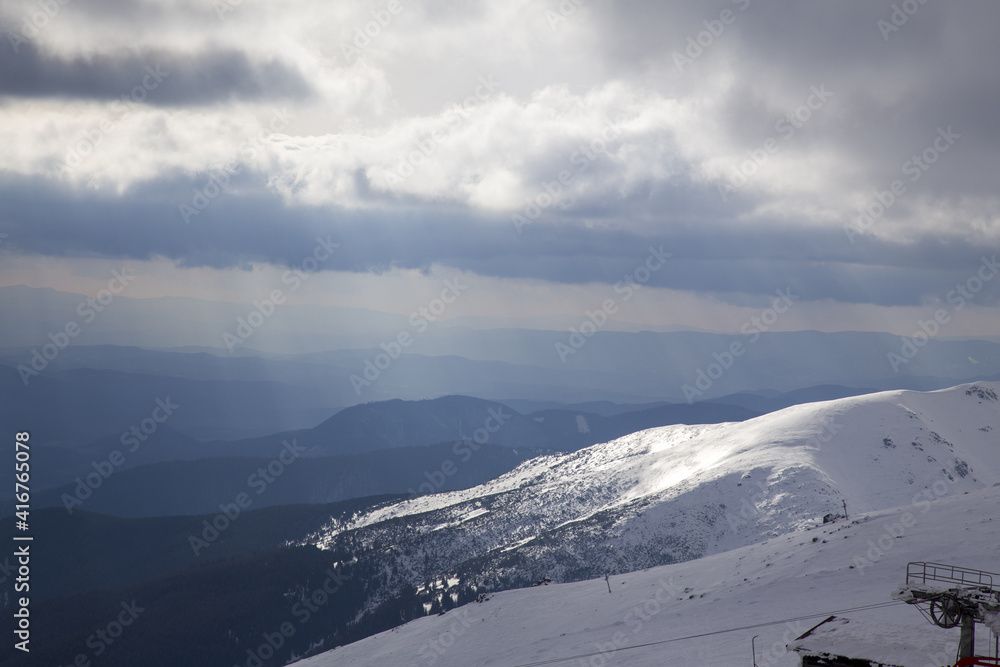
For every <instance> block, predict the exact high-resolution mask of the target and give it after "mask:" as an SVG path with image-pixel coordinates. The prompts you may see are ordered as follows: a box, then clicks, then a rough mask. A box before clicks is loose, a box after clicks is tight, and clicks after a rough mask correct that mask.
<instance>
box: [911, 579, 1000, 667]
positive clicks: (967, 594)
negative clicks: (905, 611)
mask: <svg viewBox="0 0 1000 667" xmlns="http://www.w3.org/2000/svg"><path fill="white" fill-rule="evenodd" d="M892 597H893V599H896V600H900V601H902V602H906V603H907V604H911V605H914V606H915V607H916V608H917V610H918V611H920V613H921V614H923V615H924V618H926V619H927V620H929V621H930V622H931V623H933V624H934V625H936V626H938V627H941V628H956V627H961V632H962V634H961V636H960V638H959V641H958V662H957V663H956V666H955V667H967V666H970V665H991V666H993V667H1000V574H994V573H992V572H984V571H982V570H973V569H970V568H966V567H958V566H955V565H945V564H942V563H925V562H914V563H907V565H906V585H905V586H903V587H901V588H899V589H897V590H896V591H894V592H893V594H892ZM976 623H982V624H984V625H986V626H987V627H989V628H990V629H991V630H992V631H993V634H994V641H993V643H994V649H993V657H985V656H976V655H975V644H976V642H975V637H976Z"/></svg>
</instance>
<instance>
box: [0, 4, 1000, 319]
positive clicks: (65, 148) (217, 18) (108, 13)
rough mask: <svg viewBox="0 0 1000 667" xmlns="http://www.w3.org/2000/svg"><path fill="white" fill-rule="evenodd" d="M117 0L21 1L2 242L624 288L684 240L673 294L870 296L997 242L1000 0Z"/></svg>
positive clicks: (12, 7)
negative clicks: (336, 246)
mask: <svg viewBox="0 0 1000 667" xmlns="http://www.w3.org/2000/svg"><path fill="white" fill-rule="evenodd" d="M57 4H58V3H57ZM118 4H119V3H113V2H104V3H96V4H90V3H88V4H87V5H86V6H84V5H83V4H80V3H67V4H65V5H58V7H59V8H60V9H59V11H57V12H55V14H54V15H52V16H47V17H46V18H47V20H46V21H45V22H44V25H37V24H40V23H41V22H42V21H41V18H39V17H38V16H36V14H37V11H38V7H39V5H36V4H35V3H30V2H25V3H9V4H8V5H5V8H4V10H3V12H2V13H0V26H2V28H3V29H4V30H6V31H7V40H5V41H6V42H8V43H7V44H0V96H2V97H0V117H2V119H0V120H2V122H0V143H2V144H3V145H4V146H6V147H8V149H7V150H6V151H5V152H4V153H3V154H2V155H0V231H2V232H3V233H6V234H8V237H7V239H6V243H5V245H4V247H5V248H6V249H8V251H15V252H22V253H32V254H39V255H45V256H51V257H87V256H95V255H96V256H107V257H123V258H125V257H127V258H132V259H143V258H152V257H157V256H159V257H166V258H169V259H172V260H175V261H176V262H177V263H178V265H179V266H211V267H217V268H218V267H239V266H241V265H243V264H245V263H247V262H251V261H252V262H270V263H275V264H294V263H295V262H296V261H297V258H300V257H301V256H302V254H303V253H304V252H307V251H308V248H309V247H311V244H313V243H314V242H315V237H316V236H317V235H321V234H322V235H326V234H330V235H332V236H333V237H335V238H336V239H337V240H338V241H339V242H341V243H342V244H343V248H344V253H343V254H342V255H341V256H339V257H338V258H337V259H336V261H335V262H334V263H331V264H330V266H328V267H325V268H329V269H334V270H341V271H344V270H346V271H356V272H373V271H374V272H379V271H385V270H387V269H389V268H418V269H424V268H427V267H429V266H431V265H438V266H444V267H454V268H456V269H459V270H462V271H467V272H471V273H474V274H480V275H483V276H490V277H504V278H515V279H541V280H545V281H551V282H555V283H570V284H572V283H577V284H587V283H595V282H596V283H606V284H614V283H615V282H616V281H618V280H620V279H621V276H622V275H624V274H626V273H628V272H629V271H631V270H633V269H634V268H635V266H636V265H637V264H638V263H639V262H641V261H642V259H643V258H644V257H645V256H646V253H647V248H648V247H649V246H650V245H654V246H656V247H659V246H660V245H661V244H662V245H663V247H664V248H665V250H666V251H667V252H671V253H673V258H672V260H671V262H670V263H669V265H668V266H667V267H665V268H664V270H663V271H659V272H657V273H656V274H655V275H654V276H653V278H652V281H653V284H655V285H658V286H661V287H668V288H671V289H674V290H683V291H691V292H694V293H703V294H707V295H712V296H713V298H718V299H721V300H725V301H729V302H732V303H739V302H740V301H741V300H742V299H745V298H749V297H753V296H755V295H756V296H761V295H766V294H770V293H772V292H773V291H774V290H775V289H777V288H783V287H786V286H791V287H793V288H795V289H797V290H799V291H801V293H802V295H803V298H804V299H807V300H813V301H823V300H829V301H832V302H837V301H840V302H847V303H859V304H863V303H873V304H879V305H916V304H921V303H933V302H934V301H935V300H938V299H940V298H942V295H943V294H944V293H946V292H947V291H948V289H950V287H949V286H953V284H954V283H955V282H956V281H962V280H965V279H966V278H967V277H968V276H969V275H971V274H972V273H973V272H974V271H975V270H976V267H977V266H978V265H979V263H980V261H981V258H982V257H983V256H991V255H992V254H994V253H997V252H998V251H1000V234H998V213H997V211H998V199H997V194H996V193H997V192H998V188H997V185H998V184H997V172H996V169H995V156H996V154H997V148H998V146H997V143H998V141H1000V134H998V133H997V132H996V131H995V119H996V118H997V115H998V113H997V112H998V111H1000V81H998V77H1000V74H998V73H997V71H996V68H995V66H994V64H995V62H996V61H997V56H1000V53H998V51H1000V46H998V45H997V43H996V40H995V39H994V36H993V35H992V34H991V26H995V25H997V24H998V19H1000V8H998V7H997V6H996V5H995V4H993V3H989V2H962V3H949V4H947V5H932V4H919V3H916V2H914V3H910V4H907V3H903V4H905V5H906V8H907V10H912V11H911V12H910V13H906V12H905V11H903V10H902V9H894V7H899V6H900V5H899V4H898V3H897V4H896V5H893V3H890V2H874V3H863V4H862V3H857V4H849V5H845V4H843V3H838V4H832V3H807V4H803V3H794V2H779V3H766V4H765V3H758V2H757V1H756V0H733V1H724V2H723V1H717V2H711V3H703V2H694V1H693V0H692V1H690V2H683V3H669V4H663V3H655V2H638V1H636V2H610V1H605V2H597V1H593V0H587V2H582V3H577V2H574V1H573V0H563V1H562V2H557V1H550V2H546V3H532V2H511V3H445V2H443V1H442V2H434V1H430V0H428V1H426V2H421V3H418V2H404V1H402V0H400V1H399V2H386V3H378V2H371V3H367V4H360V5H354V4H353V3H351V6H350V7H347V6H342V5H341V4H339V3H338V5H337V6H335V7H330V6H326V5H323V4H321V3H309V2H302V3H291V4H283V5H282V6H281V7H277V6H271V5H253V4H251V3H241V4H229V5H227V4H225V3H222V4H221V5H220V4H219V3H217V4H216V5H214V6H210V5H208V4H206V5H201V4H195V3H191V4H185V3H179V4H174V3H166V2H163V3H158V2H148V3H126V4H127V7H126V6H125V5H122V6H121V7H119V6H118ZM346 4H347V3H343V5H346ZM220 6H221V7H223V9H226V8H228V9H229V10H231V11H228V10H226V11H217V10H219V7H220ZM901 12H902V13H901ZM31 27H34V30H31V29H30V28H31ZM8 46H9V48H7V47H8ZM156 68H159V69H158V70H157V69H156ZM151 72H160V73H163V72H168V73H169V74H168V75H162V74H161V76H160V80H156V77H154V78H150V77H151ZM153 83H156V86H155V87H152V88H151V87H150V85H151V84H153ZM137 90H138V92H137ZM140 98H141V99H140ZM992 293H994V292H993V287H992V285H991V286H990V287H989V288H988V289H987V290H986V291H985V292H984V295H985V296H984V297H982V299H981V301H982V303H983V305H986V304H991V303H993V298H992V297H991V296H989V294H992Z"/></svg>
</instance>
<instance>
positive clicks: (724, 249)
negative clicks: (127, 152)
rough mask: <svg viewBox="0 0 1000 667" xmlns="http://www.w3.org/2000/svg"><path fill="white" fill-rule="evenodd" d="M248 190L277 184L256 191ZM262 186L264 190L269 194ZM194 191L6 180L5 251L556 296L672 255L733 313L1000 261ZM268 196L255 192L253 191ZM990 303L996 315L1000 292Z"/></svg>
mask: <svg viewBox="0 0 1000 667" xmlns="http://www.w3.org/2000/svg"><path fill="white" fill-rule="evenodd" d="M245 178H246V180H245V181H243V182H242V183H240V184H239V187H240V188H241V189H244V188H249V187H250V186H258V187H257V189H256V190H255V191H257V192H263V191H264V178H263V177H249V176H248V177H245ZM258 179H259V182H256V181H257V180H258ZM191 185H192V184H191V182H190V181H189V180H186V179H183V178H176V179H174V180H161V181H158V182H157V183H155V184H151V185H146V186H143V187H139V188H134V189H133V190H131V191H130V192H128V193H127V194H126V195H124V196H122V197H109V196H99V195H96V194H93V193H85V192H80V191H69V190H66V189H61V188H57V187H55V186H53V185H51V184H46V183H45V182H43V181H41V180H39V179H27V178H23V177H12V176H9V175H8V176H6V177H5V178H3V179H2V180H0V201H2V202H3V205H2V207H0V231H3V232H4V233H7V234H8V236H7V238H6V239H5V241H6V244H5V247H8V248H11V249H13V250H14V251H23V252H30V253H40V254H43V255H48V256H64V257H82V256H95V255H96V256H104V257H116V258H122V259H137V260H142V259H148V258H151V257H154V256H163V257H167V258H170V259H172V260H176V261H178V262H179V263H180V264H182V265H185V266H210V267H215V268H231V267H241V266H245V265H246V264H247V263H248V262H251V261H255V262H269V263H273V264H276V265H289V266H293V265H296V264H297V263H298V262H300V261H301V260H302V259H303V258H305V257H306V256H308V255H310V254H311V252H312V248H313V247H314V246H315V245H316V239H317V237H324V238H325V237H326V236H327V235H329V236H330V238H331V240H332V241H334V242H337V243H340V244H342V245H341V250H340V251H339V252H338V253H336V254H335V256H334V257H333V258H331V260H330V261H328V262H327V263H325V264H324V266H323V268H324V269H337V270H344V271H354V272H380V271H383V270H386V269H389V268H391V267H399V268H415V269H427V268H429V267H430V266H431V265H432V264H435V263H436V264H440V265H443V266H446V267H452V268H455V269H460V270H468V271H471V272H475V273H477V274H479V275H485V276H496V277H508V278H533V279H541V280H547V281H552V282H556V283H573V284H582V283H588V282H597V283H605V284H608V285H613V284H615V283H616V282H618V281H620V280H623V279H624V277H625V276H627V275H630V274H634V272H635V270H636V269H637V268H638V267H639V266H641V265H642V263H643V262H644V261H645V259H646V257H647V256H648V255H649V252H650V251H649V248H650V246H653V247H655V248H657V249H660V247H661V246H662V250H663V252H667V253H672V255H673V256H672V258H671V259H670V260H668V261H667V263H666V264H665V265H664V266H663V268H662V269H660V270H658V271H655V272H654V273H653V274H652V277H651V279H650V280H649V283H648V284H649V285H655V286H660V287H669V288H673V289H681V290H691V291H694V292H698V293H710V294H716V295H720V297H721V298H723V299H725V300H727V301H729V302H740V301H744V300H746V299H747V298H748V297H759V296H760V295H767V294H772V293H773V292H774V290H776V289H779V288H787V287H791V288H792V290H793V293H795V294H796V295H798V296H800V297H801V298H802V299H804V300H822V299H831V300H835V301H842V302H854V303H874V304H878V305H914V304H919V303H921V302H922V301H924V300H925V299H927V298H942V297H943V296H944V294H945V293H946V292H947V291H948V290H949V289H951V288H952V287H954V285H955V284H956V283H957V282H960V281H965V280H966V279H967V278H968V277H969V276H970V275H972V273H973V272H974V271H975V270H976V269H977V268H978V266H979V264H980V262H981V258H982V257H983V256H984V255H988V256H992V254H993V253H997V252H1000V248H984V247H976V246H973V245H970V244H968V243H965V242H963V241H961V240H958V239H954V238H947V237H944V236H941V237H934V236H928V237H925V239H924V240H923V241H921V242H919V243H914V244H906V245H895V244H891V243H886V242H883V241H876V240H859V241H857V242H856V243H855V244H853V245H852V244H850V243H849V242H848V241H847V239H846V238H845V236H844V235H843V233H842V232H841V231H840V230H837V231H819V230H806V229H802V228H790V227H788V226H781V225H778V224H759V225H757V226H755V227H753V228H748V227H746V226H741V225H727V224H719V225H716V226H711V227H708V226H705V225H700V224H692V223H684V222H683V221H673V222H672V223H669V224H663V225H662V226H660V227H659V229H658V230H657V233H655V234H650V235H649V236H640V235H638V234H635V233H632V232H624V231H615V230H606V229H604V230H602V229H589V230H585V229H574V230H573V232H572V233H571V234H567V233H566V229H565V226H564V225H559V224H549V223H542V222H538V223H535V224H534V225H532V226H531V227H530V228H527V229H526V230H525V231H524V233H523V234H522V235H520V236H519V235H518V234H517V233H516V232H515V230H514V228H513V226H512V225H511V224H510V222H509V219H508V217H507V216H494V217H488V216H484V217H479V218H475V217H470V215H469V214H468V213H467V212H463V211H457V210H448V209H438V210H431V209H429V208H428V209H424V210H421V211H419V212H418V211H414V210H412V209H411V210H407V211H403V212H399V211H392V210H385V209H381V210H377V211H371V210H369V211H362V212H358V211H347V210H340V209H332V208H326V209H319V208H308V207H286V206H284V205H283V204H282V202H281V201H280V200H279V199H277V198H276V197H273V196H269V195H264V194H254V195H250V196H242V195H239V194H237V193H235V192H234V193H232V194H223V195H221V196H219V197H218V198H217V199H216V200H215V201H213V202H212V203H211V205H210V206H209V207H207V208H206V209H204V210H203V211H202V212H201V213H200V214H199V215H198V216H197V217H196V218H193V219H192V222H191V223H190V224H185V223H184V221H183V219H182V218H181V215H180V213H179V210H178V204H179V203H186V201H188V200H189V199H190V196H191V194H190V193H191ZM252 191H254V190H252ZM988 287H989V289H988V290H987V292H988V293H987V292H984V294H983V296H982V297H981V298H980V299H979V300H978V302H980V303H982V304H986V303H992V302H995V298H994V297H992V296H990V294H997V293H998V292H1000V289H997V288H996V287H994V286H993V285H989V286H988Z"/></svg>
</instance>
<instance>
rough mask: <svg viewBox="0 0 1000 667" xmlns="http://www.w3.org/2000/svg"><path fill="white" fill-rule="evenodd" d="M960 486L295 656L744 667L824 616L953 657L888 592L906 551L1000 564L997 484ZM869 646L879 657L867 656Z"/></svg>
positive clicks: (984, 648) (456, 665)
mask: <svg viewBox="0 0 1000 667" xmlns="http://www.w3.org/2000/svg"><path fill="white" fill-rule="evenodd" d="M905 398H907V399H909V398H912V397H905ZM976 428H977V429H978V428H979V427H976ZM956 446H957V444H956ZM904 483H905V482H904ZM907 486H910V485H907ZM958 488H959V484H958V483H956V484H949V485H948V487H947V494H946V495H945V496H943V497H941V498H938V499H936V500H934V501H924V500H917V501H916V502H910V501H907V502H906V503H905V505H903V506H901V507H897V508H893V509H889V510H879V511H875V512H868V513H863V514H859V515H857V516H852V517H851V519H850V520H849V521H844V520H837V521H835V522H832V523H828V524H820V525H816V526H814V527H811V528H807V529H805V530H802V531H796V532H792V533H788V534H786V535H782V536H780V537H777V538H772V539H770V540H766V541H764V542H762V543H760V544H755V545H750V546H746V547H741V548H739V549H734V550H732V551H728V552H725V553H720V554H715V555H712V556H708V557H705V558H699V559H697V560H692V561H688V562H686V563H678V564H674V565H665V566H661V567H656V568H652V569H648V570H643V571H638V572H632V573H628V574H622V575H617V576H612V577H610V579H609V581H608V582H605V581H604V580H603V579H595V580H589V581H580V582H575V583H567V584H552V585H549V586H538V587H535V588H525V589H520V590H513V591H506V592H502V593H497V594H494V595H490V596H487V597H486V599H485V600H484V601H483V602H482V603H480V604H477V603H475V602H473V603H470V604H468V605H465V606H462V607H459V608H457V609H453V610H451V611H449V612H447V613H446V614H443V615H431V616H428V617H425V618H421V619H418V620H416V621H413V622H411V623H408V624H406V625H403V626H401V627H399V628H396V629H394V630H390V631H388V632H383V633H380V634H378V635H374V636H372V637H368V638H367V639H363V640H361V641H359V642H356V643H354V644H350V645H348V646H344V647H340V648H337V649H335V650H332V651H328V652H326V653H323V654H320V655H318V656H315V657H313V658H310V659H308V660H305V661H302V662H298V663H295V665H296V667H362V666H364V667H368V666H370V665H395V666H399V667H426V666H430V665H434V666H435V667H528V666H532V667H538V666H540V665H559V666H565V667H584V666H590V667H599V666H604V665H608V666H610V665H621V666H628V667H662V666H663V665H670V666H676V667H693V666H696V665H697V666H701V665H713V666H716V667H745V666H746V665H751V664H754V662H753V658H752V657H751V639H752V638H753V637H754V636H755V635H757V639H756V640H755V643H756V661H755V662H756V664H757V665H758V666H759V667H793V666H794V667H798V665H799V664H800V658H798V657H797V656H796V655H794V654H792V653H788V652H787V651H786V650H785V646H786V644H788V643H789V642H792V641H794V639H795V638H796V637H798V636H799V635H800V634H802V633H803V632H805V631H806V630H808V629H809V628H811V627H813V626H814V625H816V624H817V623H820V622H821V621H822V620H824V619H825V618H826V617H827V616H829V615H830V614H831V613H834V612H837V616H838V618H847V619H849V620H850V621H851V623H852V624H854V625H857V626H860V627H861V628H863V629H864V630H865V632H864V634H865V635H868V636H869V638H870V641H871V643H870V644H867V645H863V646H857V645H855V644H854V643H853V642H845V641H844V640H843V639H840V640H838V639H834V640H833V645H834V647H835V648H836V649H838V650H843V651H844V652H845V653H846V654H847V655H848V656H852V657H869V658H870V657H877V656H886V658H884V659H891V664H899V665H905V666H906V667H940V666H941V665H952V664H954V656H955V652H956V649H957V642H958V634H959V630H958V629H957V628H956V629H952V630H943V629H940V628H937V627H935V626H933V625H931V624H930V623H928V622H927V621H926V620H924V618H923V617H922V616H921V615H920V613H919V612H918V611H917V610H916V609H914V608H912V607H910V606H909V605H906V604H903V603H900V602H893V601H892V599H891V593H892V591H893V590H894V589H896V588H898V586H899V584H900V583H901V582H903V581H904V579H905V572H906V563H907V562H909V561H937V562H945V563H950V564H954V565H961V566H965V567H971V568H976V569H984V570H988V571H993V572H1000V551H998V548H997V545H998V544H1000V512H998V508H1000V487H998V488H987V489H981V490H978V491H971V492H969V493H964V492H959V491H958ZM996 579H997V578H995V580H996ZM608 585H610V588H611V593H610V594H609V592H608ZM883 604H884V606H879V607H871V606H870V605H883ZM858 607H867V608H866V609H856V608H858ZM842 610H852V611H842ZM992 642H993V638H992V637H991V636H990V635H989V633H988V632H986V631H985V630H984V629H983V626H979V631H978V634H977V653H979V654H982V655H985V654H988V651H990V650H991V649H990V648H989V647H991V646H992ZM872 647H874V648H876V649H877V651H874V652H873V654H875V655H868V654H866V653H865V651H867V650H869V649H870V648H872Z"/></svg>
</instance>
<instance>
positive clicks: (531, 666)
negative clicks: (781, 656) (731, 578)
mask: <svg viewBox="0 0 1000 667" xmlns="http://www.w3.org/2000/svg"><path fill="white" fill-rule="evenodd" d="M898 604H906V603H905V602H901V601H899V600H893V601H892V602H878V603H876V604H869V605H864V606H861V607H851V608H850V609H838V610H836V611H825V612H822V613H819V614H809V615H808V616H797V617H795V618H786V619H783V620H780V621H770V622H768V623H756V624H754V625H744V626H743V627H740V628H729V629H728V630H713V631H712V632H702V633H700V634H697V635H688V636H686V637H674V638H672V639H661V640H659V641H655V642H646V643H645V644H635V645H633V646H622V647H621V648H613V649H607V650H604V651H594V652H592V653H580V654H578V655H570V656H566V657H564V658H550V659H548V660H540V661H538V662H525V663H522V664H519V665H514V667H539V666H540V665H554V664H556V663H560V662H568V661H569V660H578V659H580V658H589V657H591V656H595V655H604V654H605V653H614V652H617V651H631V650H632V649H637V648H645V647H647V646H656V645H658V644H669V643H671V642H679V641H683V640H685V639H697V638H699V637H710V636H712V635H721V634H725V633H727V632H739V631H741V630H753V629H755V628H763V627H765V626H768V625H779V624H781V623H791V622H793V621H806V620H809V619H813V618H822V617H824V616H835V615H837V614H847V613H851V612H856V611H867V610H869V609H882V608H884V607H892V606H894V605H898Z"/></svg>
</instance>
